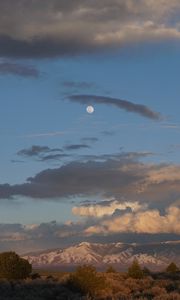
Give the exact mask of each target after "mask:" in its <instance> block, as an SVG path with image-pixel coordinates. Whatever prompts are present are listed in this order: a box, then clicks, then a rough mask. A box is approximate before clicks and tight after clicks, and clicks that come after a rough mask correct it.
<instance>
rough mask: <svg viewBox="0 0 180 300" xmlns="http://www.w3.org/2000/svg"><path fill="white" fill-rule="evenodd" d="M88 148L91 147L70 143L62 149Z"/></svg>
mask: <svg viewBox="0 0 180 300" xmlns="http://www.w3.org/2000/svg"><path fill="white" fill-rule="evenodd" d="M88 148H91V147H90V146H89V145H87V144H71V145H66V146H64V147H63V149H64V150H66V151H74V150H81V149H88Z"/></svg>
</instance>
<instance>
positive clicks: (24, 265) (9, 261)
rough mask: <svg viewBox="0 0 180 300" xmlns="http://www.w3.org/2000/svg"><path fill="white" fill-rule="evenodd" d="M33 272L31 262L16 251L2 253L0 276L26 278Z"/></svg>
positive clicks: (0, 257) (0, 256) (0, 255)
mask: <svg viewBox="0 0 180 300" xmlns="http://www.w3.org/2000/svg"><path fill="white" fill-rule="evenodd" d="M31 272H32V266H31V264H30V263H29V262H28V261H27V260H26V259H23V258H21V257H19V255H17V254H16V253H15V252H3V253H1V254H0V277H1V278H6V279H24V278H27V277H28V276H29V275H30V273H31Z"/></svg>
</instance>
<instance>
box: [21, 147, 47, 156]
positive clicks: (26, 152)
mask: <svg viewBox="0 0 180 300" xmlns="http://www.w3.org/2000/svg"><path fill="white" fill-rule="evenodd" d="M50 151H51V149H50V148H49V147H48V146H38V145H33V146H31V147H30V148H28V149H22V150H20V151H18V153H17V155H20V156H27V157H28V156H30V157H32V156H37V155H39V154H41V153H47V152H50Z"/></svg>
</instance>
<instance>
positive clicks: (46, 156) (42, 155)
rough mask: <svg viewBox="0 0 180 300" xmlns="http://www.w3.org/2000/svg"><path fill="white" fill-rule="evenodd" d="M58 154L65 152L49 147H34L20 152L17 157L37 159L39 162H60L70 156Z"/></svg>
mask: <svg viewBox="0 0 180 300" xmlns="http://www.w3.org/2000/svg"><path fill="white" fill-rule="evenodd" d="M58 152H63V150H62V149H60V148H49V147H48V146H38V145H33V146H31V147H30V148H27V149H22V150H20V151H18V152H17V155H19V156H22V157H26V158H35V159H38V160H39V161H48V160H59V159H62V158H64V157H67V156H68V155H67V154H64V153H58Z"/></svg>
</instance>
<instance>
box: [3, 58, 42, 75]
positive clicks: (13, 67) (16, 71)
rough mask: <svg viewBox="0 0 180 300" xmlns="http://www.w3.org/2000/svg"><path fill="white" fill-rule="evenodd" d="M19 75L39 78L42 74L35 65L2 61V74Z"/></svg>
mask: <svg viewBox="0 0 180 300" xmlns="http://www.w3.org/2000/svg"><path fill="white" fill-rule="evenodd" d="M9 74H10V75H18V76H21V77H32V78H38V77H39V76H40V73H39V71H38V70H37V69H36V68H35V67H31V66H28V65H22V64H18V63H13V62H2V63H0V75H9Z"/></svg>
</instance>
